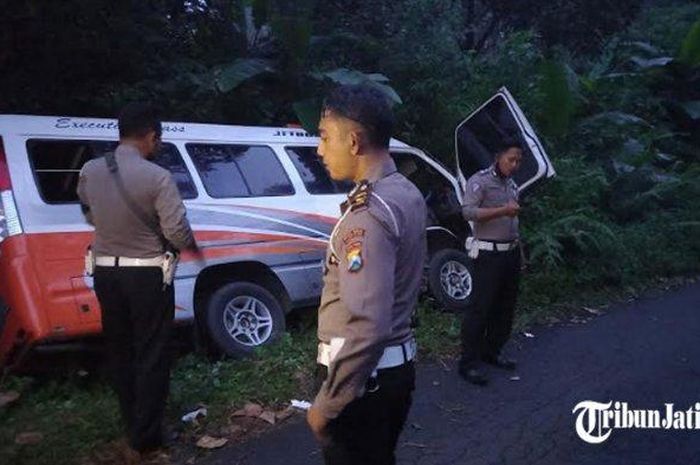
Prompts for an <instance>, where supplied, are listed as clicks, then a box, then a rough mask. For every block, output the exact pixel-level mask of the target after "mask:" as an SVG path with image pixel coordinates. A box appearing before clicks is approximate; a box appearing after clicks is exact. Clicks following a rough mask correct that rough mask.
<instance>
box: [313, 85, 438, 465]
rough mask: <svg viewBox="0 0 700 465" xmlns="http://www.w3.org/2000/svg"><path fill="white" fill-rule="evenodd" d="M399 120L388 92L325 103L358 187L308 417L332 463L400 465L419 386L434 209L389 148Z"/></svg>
mask: <svg viewBox="0 0 700 465" xmlns="http://www.w3.org/2000/svg"><path fill="white" fill-rule="evenodd" d="M393 125H394V117H393V114H392V112H391V108H390V107H389V104H388V102H387V100H386V98H385V97H384V96H383V95H382V93H381V92H379V91H378V90H376V89H374V88H372V87H367V86H345V87H340V88H338V89H336V90H335V91H334V92H333V93H331V94H330V95H329V96H328V98H327V99H326V101H325V103H324V108H323V112H322V117H321V121H320V124H319V130H320V138H321V140H320V143H319V146H318V154H319V156H320V157H321V159H322V161H323V163H324V165H325V166H326V168H327V169H328V172H329V173H330V175H331V177H332V178H333V179H335V180H352V181H354V182H355V183H356V184H355V187H354V189H353V190H352V191H351V192H350V194H349V197H348V200H347V201H346V202H344V203H343V205H341V212H342V216H341V218H340V220H339V221H338V223H337V225H336V227H335V229H334V231H333V233H332V235H331V238H330V241H329V244H328V250H327V252H326V259H325V265H324V268H325V269H324V278H323V282H324V287H323V293H322V296H321V304H320V307H319V311H318V335H319V339H320V343H319V347H318V358H317V360H318V363H319V371H320V380H321V381H322V382H321V383H320V389H319V391H318V394H317V396H316V398H315V400H314V403H313V405H312V407H311V408H310V409H309V412H308V417H307V420H308V422H309V425H310V427H311V429H312V431H313V432H314V433H315V435H316V437H317V439H318V440H319V441H320V442H321V444H322V447H323V455H324V459H325V461H326V463H327V464H358V465H359V464H362V465H371V464H393V463H395V457H394V449H395V447H396V443H397V440H398V437H399V434H400V432H401V429H402V428H403V424H404V422H405V420H406V416H407V415H408V411H409V408H410V406H411V402H412V392H413V389H414V384H415V371H414V366H413V359H414V357H415V351H416V346H415V340H414V337H413V332H412V329H411V316H412V314H413V312H414V309H415V307H416V302H417V298H418V291H419V286H420V281H421V273H422V269H423V263H424V260H425V254H426V238H425V227H426V215H427V212H426V206H425V202H424V200H423V197H422V195H421V193H420V191H419V190H418V189H417V188H416V187H415V186H414V185H413V184H412V183H411V182H410V181H409V180H407V179H406V178H405V177H404V176H403V175H401V174H399V173H398V172H397V170H396V165H395V164H394V162H393V160H392V158H391V156H390V155H389V139H390V137H391V133H392V128H393Z"/></svg>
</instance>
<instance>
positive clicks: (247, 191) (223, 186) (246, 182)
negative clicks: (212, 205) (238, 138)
mask: <svg viewBox="0 0 700 465" xmlns="http://www.w3.org/2000/svg"><path fill="white" fill-rule="evenodd" d="M185 147H186V148H187V152H188V153H189V154H190V157H191V158H192V160H193V161H194V164H195V166H196V168H197V171H198V172H199V174H200V176H201V177H202V182H203V183H204V188H205V189H206V190H207V192H208V193H209V195H210V196H212V197H214V198H230V197H272V196H283V195H294V187H293V186H292V183H291V181H290V180H289V177H287V173H286V172H285V171H284V167H282V164H281V163H280V161H279V160H278V159H277V155H275V153H274V152H273V151H272V149H271V148H270V147H267V146H262V145H232V144H186V146H185Z"/></svg>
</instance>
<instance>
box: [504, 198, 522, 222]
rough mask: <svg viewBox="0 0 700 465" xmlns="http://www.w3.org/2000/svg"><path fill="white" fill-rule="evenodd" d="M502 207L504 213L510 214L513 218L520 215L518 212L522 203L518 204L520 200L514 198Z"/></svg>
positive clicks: (505, 214)
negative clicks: (516, 200)
mask: <svg viewBox="0 0 700 465" xmlns="http://www.w3.org/2000/svg"><path fill="white" fill-rule="evenodd" d="M502 208H503V215H504V216H509V217H511V218H513V217H515V216H518V213H520V205H519V204H518V202H515V201H513V200H511V201H509V202H508V203H507V204H505V205H504V206H503V207H502Z"/></svg>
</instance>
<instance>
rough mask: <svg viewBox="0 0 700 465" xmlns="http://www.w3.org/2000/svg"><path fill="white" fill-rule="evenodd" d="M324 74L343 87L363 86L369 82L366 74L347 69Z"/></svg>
mask: <svg viewBox="0 0 700 465" xmlns="http://www.w3.org/2000/svg"><path fill="white" fill-rule="evenodd" d="M322 74H323V76H325V77H327V78H329V79H330V80H331V81H333V82H335V83H337V84H340V85H341V86H345V85H357V84H362V83H363V82H367V80H368V78H367V75H366V74H364V73H362V72H360V71H356V70H354V69H347V68H338V69H334V70H333V71H326V72H325V73H322Z"/></svg>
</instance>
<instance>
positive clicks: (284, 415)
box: [275, 407, 296, 421]
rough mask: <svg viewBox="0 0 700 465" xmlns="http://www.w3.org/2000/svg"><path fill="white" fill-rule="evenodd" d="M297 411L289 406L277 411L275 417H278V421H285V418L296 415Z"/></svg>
mask: <svg viewBox="0 0 700 465" xmlns="http://www.w3.org/2000/svg"><path fill="white" fill-rule="evenodd" d="M295 413H296V411H295V410H294V408H292V407H287V408H286V409H284V410H281V411H279V412H277V413H275V417H276V418H277V421H284V420H286V419H287V418H289V417H291V416H292V415H294V414H295Z"/></svg>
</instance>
